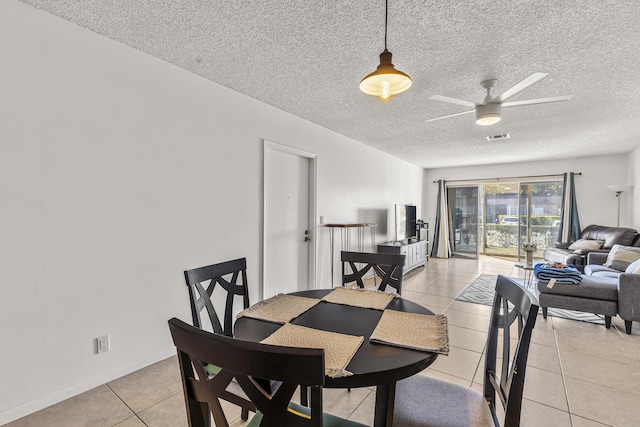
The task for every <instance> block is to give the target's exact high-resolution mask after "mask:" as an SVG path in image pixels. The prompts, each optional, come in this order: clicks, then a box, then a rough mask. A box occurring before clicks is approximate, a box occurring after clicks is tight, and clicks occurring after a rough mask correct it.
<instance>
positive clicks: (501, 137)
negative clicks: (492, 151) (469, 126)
mask: <svg viewBox="0 0 640 427" xmlns="http://www.w3.org/2000/svg"><path fill="white" fill-rule="evenodd" d="M509 138H511V135H509V134H508V133H503V134H502V135H493V136H488V137H487V141H497V140H499V139H509Z"/></svg>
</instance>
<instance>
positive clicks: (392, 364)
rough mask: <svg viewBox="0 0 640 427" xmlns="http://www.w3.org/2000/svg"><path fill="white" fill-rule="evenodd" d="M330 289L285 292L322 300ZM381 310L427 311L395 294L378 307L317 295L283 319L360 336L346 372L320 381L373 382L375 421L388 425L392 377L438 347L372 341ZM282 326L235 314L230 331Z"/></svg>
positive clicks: (253, 337)
mask: <svg viewBox="0 0 640 427" xmlns="http://www.w3.org/2000/svg"><path fill="white" fill-rule="evenodd" d="M332 291H333V289H314V290H305V291H299V292H294V293H291V294H287V295H292V296H299V297H305V298H313V299H320V300H322V299H323V297H325V296H327V295H328V294H329V293H330V292H332ZM258 304H260V303H258ZM387 310H393V311H398V312H402V313H416V314H421V315H433V313H432V312H431V311H430V310H428V309H427V308H425V307H423V306H421V305H419V304H416V303H414V302H411V301H409V300H407V299H405V298H401V297H400V296H395V297H394V298H393V299H392V300H391V301H390V302H389V303H388V304H387V305H386V307H385V309H384V310H379V309H372V308H363V307H357V306H351V305H344V304H336V303H331V302H326V301H324V300H322V301H320V302H318V303H316V304H315V305H314V306H313V307H311V308H310V309H308V310H306V311H304V312H303V313H301V314H299V315H297V317H295V318H294V319H292V320H291V321H290V322H285V323H291V324H293V325H299V326H303V327H308V328H313V329H316V330H320V331H329V332H335V333H339V334H346V335H353V336H361V337H363V340H362V343H361V344H360V346H359V347H358V348H357V351H356V352H355V354H354V355H353V357H352V358H351V360H350V361H349V362H348V365H347V366H346V370H347V371H348V372H349V375H347V376H339V377H332V376H326V377H325V384H324V387H326V388H345V389H350V388H357V387H372V386H375V387H376V399H375V414H374V426H375V427H383V426H386V427H391V426H392V425H393V409H394V401H395V390H396V382H397V381H398V380H401V379H403V378H407V377H409V376H412V375H415V374H417V373H419V372H420V371H422V370H423V369H425V368H427V367H428V366H429V365H431V364H432V363H433V362H434V361H435V360H436V358H437V357H438V352H435V351H424V350H417V349H413V348H406V347H401V346H396V345H387V344H381V343H377V342H372V341H371V340H370V338H371V335H372V333H373V332H374V330H375V329H376V326H377V325H378V323H379V321H380V319H381V317H382V315H383V312H384V311H387ZM282 326H283V324H281V323H274V322H271V321H266V320H263V319H258V318H252V317H247V316H241V317H238V318H237V320H236V321H235V325H234V335H235V337H236V338H238V339H242V340H247V341H253V342H261V341H263V340H265V339H266V338H267V337H269V336H271V335H272V334H274V333H275V332H276V331H278V330H279V329H280V328H281V327H282ZM411 327H412V326H411V325H406V328H409V329H411ZM447 345H448V342H447ZM447 349H448V347H447Z"/></svg>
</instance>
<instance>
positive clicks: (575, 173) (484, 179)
mask: <svg viewBox="0 0 640 427" xmlns="http://www.w3.org/2000/svg"><path fill="white" fill-rule="evenodd" d="M574 175H582V172H574ZM562 176H564V174H562V173H560V174H553V175H529V176H508V177H504V178H472V179H452V180H450V181H447V183H449V182H468V181H500V180H502V181H504V180H514V179H515V180H518V179H527V178H554V177H562ZM445 181H446V180H445ZM433 183H434V184H437V183H438V181H433Z"/></svg>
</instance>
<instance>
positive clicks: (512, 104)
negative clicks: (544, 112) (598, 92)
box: [502, 95, 575, 107]
mask: <svg viewBox="0 0 640 427" xmlns="http://www.w3.org/2000/svg"><path fill="white" fill-rule="evenodd" d="M574 96H575V95H564V96H552V97H550V98H538V99H527V100H524V101H513V102H505V103H504V104H502V106H503V107H518V106H520V105H532V104H546V103H548V102H560V101H568V100H570V99H571V98H573V97H574Z"/></svg>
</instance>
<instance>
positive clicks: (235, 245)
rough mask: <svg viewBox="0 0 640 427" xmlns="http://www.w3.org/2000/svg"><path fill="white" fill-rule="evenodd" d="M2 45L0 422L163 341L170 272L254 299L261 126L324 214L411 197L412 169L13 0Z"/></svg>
mask: <svg viewBox="0 0 640 427" xmlns="http://www.w3.org/2000/svg"><path fill="white" fill-rule="evenodd" d="M0 54H1V55H2V67H0V81H2V84H1V85H0V116H1V117H2V125H0V144H1V150H2V151H1V154H0V200H1V202H0V203H1V204H0V241H1V242H2V244H1V245H0V259H2V268H1V269H0V283H1V286H2V296H1V299H0V325H2V333H1V334H0V352H1V353H0V384H2V386H1V387H0V424H3V423H4V422H7V421H10V420H12V419H15V418H18V417H20V416H22V415H26V414H27V413H29V412H32V411H35V410H37V409H40V408H42V407H44V406H47V405H49V404H52V403H55V402H57V401H59V400H62V399H63V398H66V397H68V396H70V395H73V394H76V393H79V392H82V391H85V390H87V389H89V388H91V387H93V386H96V385H98V384H101V383H103V382H105V381H108V380H111V379H113V378H116V377H119V376H121V375H123V374H126V373H128V372H131V371H133V370H135V369H138V368H140V367H142V366H145V365H147V364H149V363H151V362H155V361H157V360H160V359H162V358H164V357H167V356H169V355H171V354H173V347H172V344H171V340H170V336H169V333H168V328H167V324H166V321H167V320H168V319H169V318H170V317H172V316H177V317H180V318H183V319H185V320H189V319H190V315H189V310H188V300H187V293H186V288H185V286H184V283H183V277H182V271H183V270H185V269H187V268H193V267H197V266H201V265H206V264H209V263H212V262H218V261H223V260H227V259H232V258H235V257H242V256H246V257H247V261H248V265H249V272H248V273H249V281H250V285H251V286H250V292H251V293H252V294H253V295H257V293H258V289H259V286H260V283H259V274H258V266H259V264H260V259H259V254H260V249H259V248H260V240H259V239H260V237H259V236H260V230H261V228H260V226H261V215H260V212H261V191H262V187H261V185H262V184H261V177H262V139H263V138H264V139H268V140H270V141H275V142H279V143H281V144H286V145H290V146H294V147H297V148H300V149H303V150H306V151H310V152H314V153H317V156H318V157H317V158H318V200H317V208H318V214H319V215H323V216H324V218H325V221H326V222H334V221H357V220H360V221H364V220H370V217H371V216H372V215H373V216H374V217H376V218H378V219H379V220H381V221H383V222H384V221H387V222H391V221H392V217H391V216H386V215H385V211H388V212H391V209H392V207H393V204H394V203H409V202H415V203H417V204H418V205H419V202H420V198H421V196H422V169H420V168H418V167H416V166H414V165H410V164H408V163H406V162H404V161H400V160H398V159H396V158H393V157H390V156H388V155H385V154H383V153H381V152H379V151H377V150H374V149H372V148H370V147H367V146H364V145H362V144H360V143H358V142H355V141H353V140H351V139H348V138H346V137H343V136H341V135H338V134H336V133H334V132H331V131H328V130H326V129H323V128H321V127H319V126H316V125H314V124H312V123H309V122H307V121H305V120H302V119H299V118H297V117H294V116H292V115H290V114H287V113H284V112H282V111H280V110H277V109H275V108H273V107H270V106H268V105H265V104H263V103H260V102H257V101H255V100H252V99H250V98H248V97H245V96H243V95H240V94H238V93H235V92H233V91H231V90H229V89H226V88H224V87H221V86H219V85H216V84H213V83H211V82H209V81H206V80H204V79H202V78H200V77H198V76H195V75H193V74H190V73H188V72H185V71H183V70H181V69H178V68H176V67H174V66H172V65H170V64H167V63H165V62H163V61H160V60H158V59H154V58H152V57H149V56H147V55H144V54H142V53H140V52H138V51H135V50H133V49H130V48H127V47H125V46H123V45H121V44H119V43H116V42H113V41H111V40H108V39H106V38H104V37H101V36H98V35H95V34H92V33H90V32H88V31H86V30H84V29H82V28H80V27H78V26H76V25H74V24H71V23H68V22H65V21H62V20H60V19H58V18H55V17H53V16H51V15H47V14H45V13H42V12H40V11H37V10H36V9H33V8H31V7H29V6H26V5H24V4H22V3H19V2H17V1H15V0H5V1H2V2H0ZM372 212H373V213H372ZM380 212H382V214H380ZM387 228H388V224H386V225H385V224H381V227H380V229H381V230H383V231H382V232H381V234H380V235H379V236H378V240H386V239H387V235H386V234H385V233H384V230H385V229H387ZM321 231H322V233H320V234H321V235H320V238H319V239H317V244H318V246H319V250H320V251H321V252H320V256H319V258H320V261H319V263H318V264H319V265H318V268H319V270H318V275H319V277H318V283H319V284H320V285H322V284H327V283H328V273H329V265H328V238H327V234H326V230H324V229H323V230H321ZM387 231H388V233H387V234H388V236H389V238H391V237H392V229H388V230H387ZM107 333H109V334H111V338H112V350H111V351H110V352H108V353H104V354H100V355H96V354H94V338H96V337H98V336H100V335H103V334H107Z"/></svg>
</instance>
